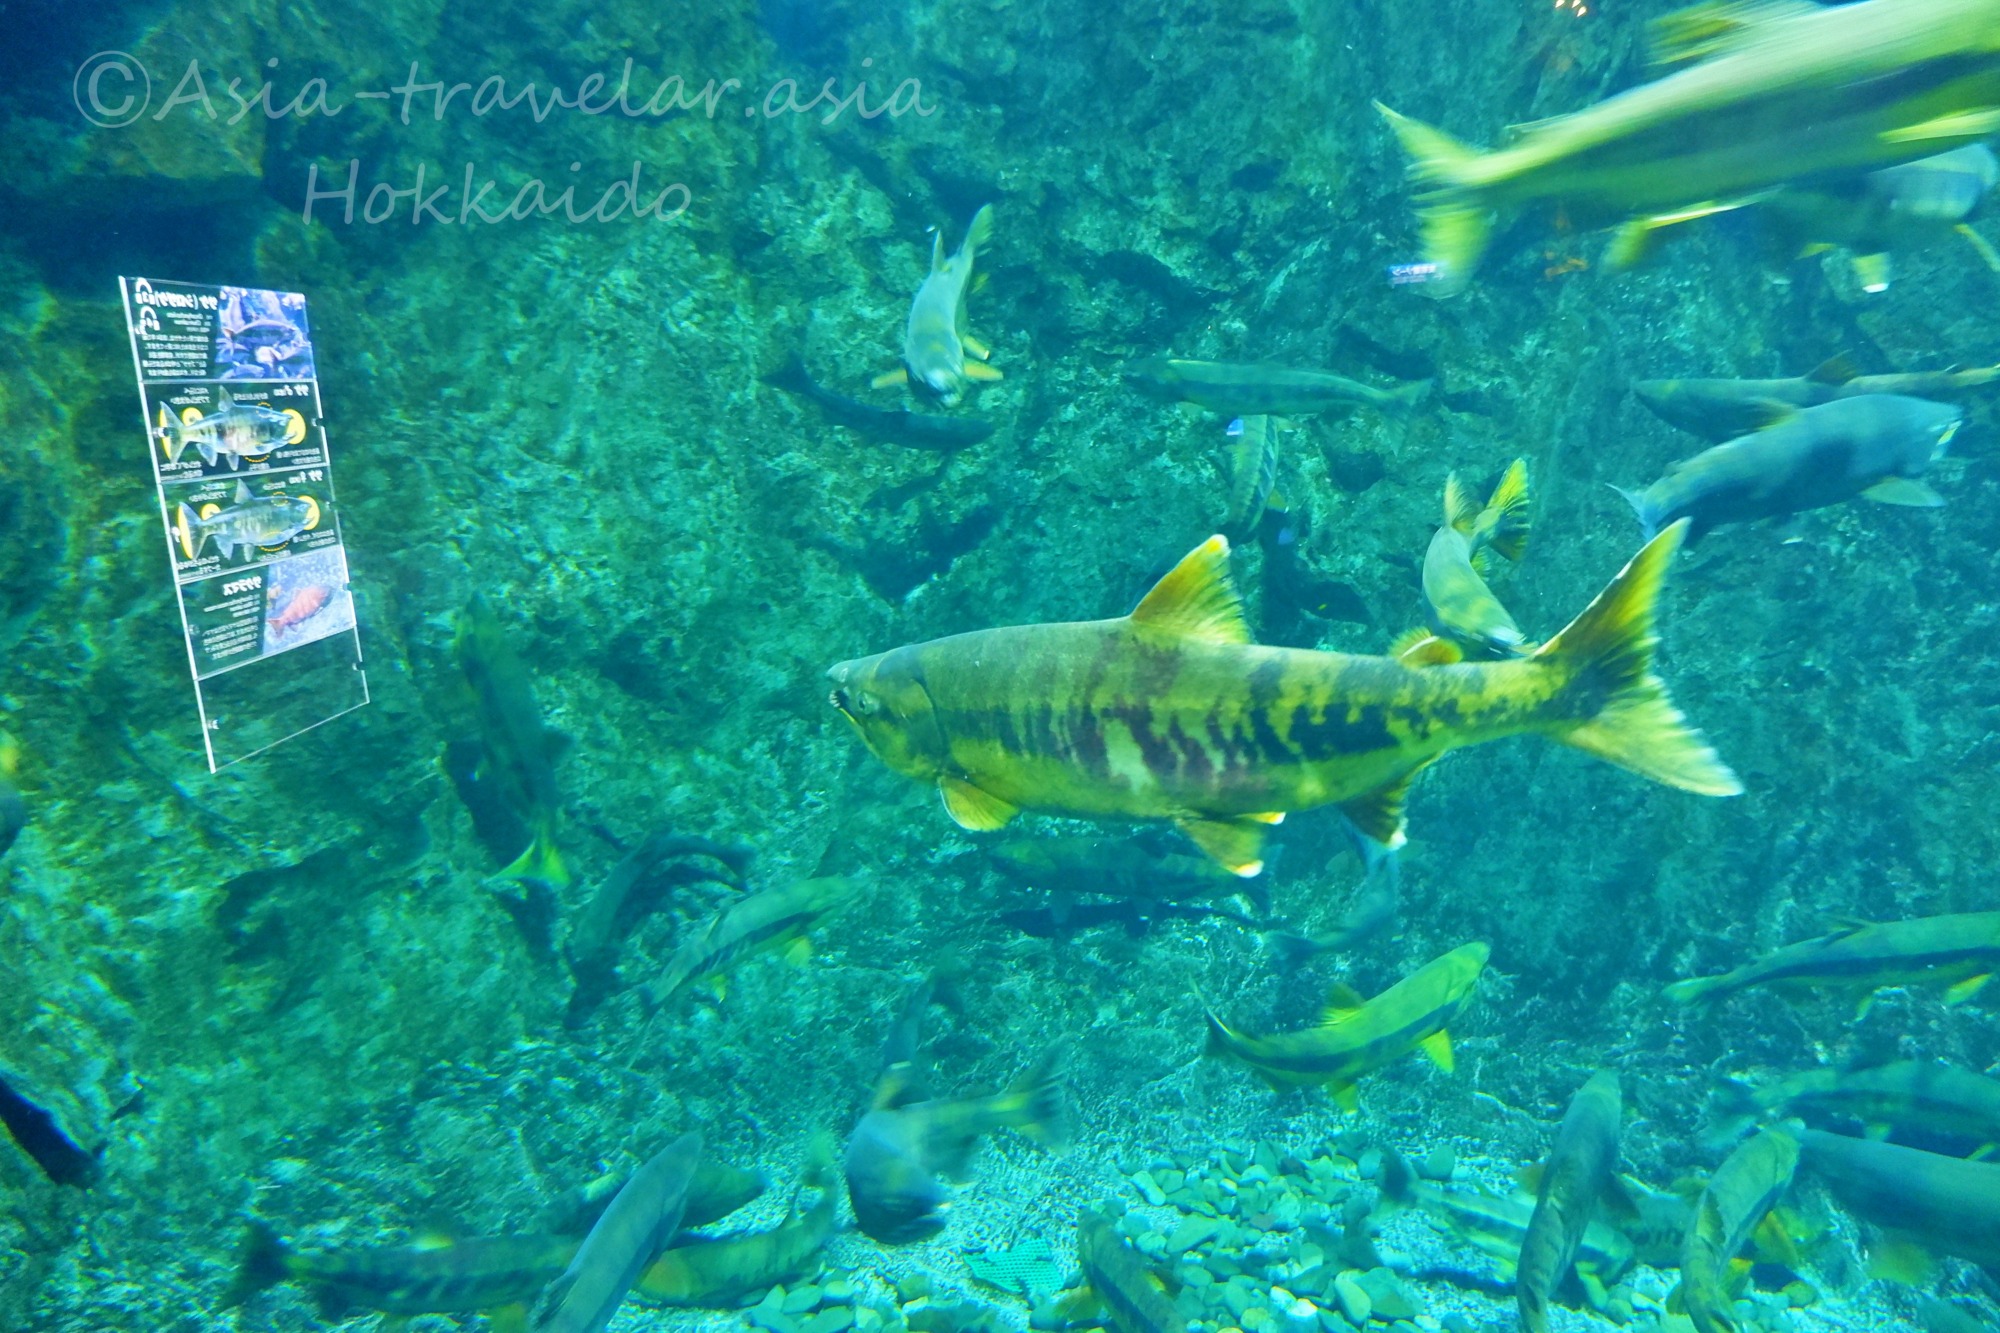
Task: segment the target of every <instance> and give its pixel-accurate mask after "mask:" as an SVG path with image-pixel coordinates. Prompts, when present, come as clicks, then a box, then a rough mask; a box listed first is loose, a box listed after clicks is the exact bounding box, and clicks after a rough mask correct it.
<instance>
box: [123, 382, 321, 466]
mask: <svg viewBox="0 0 2000 1333" xmlns="http://www.w3.org/2000/svg"><path fill="white" fill-rule="evenodd" d="M305 433H306V420H305V417H304V416H303V415H301V414H300V412H299V410H298V409H297V408H284V409H280V408H275V407H266V406H264V405H263V404H261V403H239V402H237V401H236V400H235V399H234V398H231V397H230V396H229V390H227V389H223V390H220V391H219V393H218V395H217V398H216V404H215V410H214V411H212V412H207V413H204V414H203V415H201V416H199V417H197V418H195V419H194V420H193V421H176V420H175V419H174V417H173V414H172V413H170V412H168V411H167V407H166V404H164V403H162V404H161V405H160V411H159V416H158V418H157V420H156V424H155V426H154V428H153V435H154V437H155V438H156V439H158V440H159V442H160V446H161V448H162V449H164V450H165V451H166V455H167V461H168V462H169V463H178V462H180V461H181V455H182V454H183V453H184V452H186V450H187V447H188V446H189V445H193V446H194V447H195V449H196V451H197V452H199V453H200V454H201V461H202V462H204V463H213V462H214V461H215V460H216V459H217V458H227V459H228V460H229V466H230V467H231V468H240V467H242V466H243V460H244V459H245V458H257V457H261V456H263V455H264V454H268V453H270V452H272V451H273V450H274V449H276V448H277V447H278V446H279V445H281V444H296V443H298V442H299V441H300V440H303V439H304V438H305Z"/></svg>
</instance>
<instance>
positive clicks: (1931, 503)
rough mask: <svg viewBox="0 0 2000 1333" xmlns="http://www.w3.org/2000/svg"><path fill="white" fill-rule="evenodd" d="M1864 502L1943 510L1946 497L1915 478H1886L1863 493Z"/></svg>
mask: <svg viewBox="0 0 2000 1333" xmlns="http://www.w3.org/2000/svg"><path fill="white" fill-rule="evenodd" d="M1861 498H1862V499H1864V500H1873V501H1874V502H1875V503H1876V504H1884V505H1903V506H1905V507H1907V508H1910V509H1942V508H1943V507H1944V497H1943V496H1942V495H1939V494H1938V493H1937V492H1936V491H1934V490H1932V489H1931V488H1930V487H1928V486H1926V485H1924V483H1922V482H1921V481H1918V480H1917V479H1916V478H1915V477H1885V478H1883V479H1882V480H1881V481H1878V482H1876V483H1875V484H1874V485H1873V486H1870V487H1869V488H1868V489H1867V490H1865V491H1863V492H1861Z"/></svg>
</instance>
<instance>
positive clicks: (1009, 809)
mask: <svg viewBox="0 0 2000 1333" xmlns="http://www.w3.org/2000/svg"><path fill="white" fill-rule="evenodd" d="M938 795H939V796H940V797H942V798H943V800H944V812H945V813H946V814H948V815H950V816H951V817H952V821H953V822H954V823H956V824H957V825H958V826H959V827H960V828H962V829H971V830H972V831H973V832H974V833H991V832H992V831H993V830H994V829H997V828H1005V827H1006V826H1007V821H1008V820H1010V819H1012V818H1013V817H1014V816H1015V815H1018V814H1020V813H1021V810H1020V807H1019V806H1013V805H1009V804H1007V802H1005V801H1003V800H1001V799H1000V798H999V797H998V796H993V795H990V794H989V793H987V792H983V791H981V790H979V788H977V787H975V786H973V785H972V784H971V783H970V782H967V781H966V780H965V779H964V778H939V779H938Z"/></svg>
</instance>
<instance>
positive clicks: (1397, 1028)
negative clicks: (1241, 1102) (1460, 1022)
mask: <svg viewBox="0 0 2000 1333" xmlns="http://www.w3.org/2000/svg"><path fill="white" fill-rule="evenodd" d="M1487 952H1488V950H1487V946H1486V945H1484V944H1479V943H1473V944H1461V945H1460V946H1459V947H1458V948H1456V949H1453V950H1452V951H1451V952H1450V953H1448V954H1445V955H1444V956H1443V957H1441V958H1436V959H1433V960H1432V961H1431V962H1429V963H1426V964H1425V965H1424V966H1423V967H1421V968H1418V969H1417V970H1416V971H1415V972H1412V973H1411V974H1410V975H1409V976H1407V977H1404V978H1403V979H1402V980H1401V981H1399V982H1397V983H1396V984H1395V985H1393V986H1391V987H1390V988H1389V989H1388V990H1385V991H1383V992H1382V993H1381V994H1380V995H1377V996H1376V997H1375V998H1374V999H1372V1000H1364V999H1362V998H1361V997H1360V996H1359V995H1357V994H1355V993H1354V992H1353V991H1352V990H1350V989H1348V988H1347V987H1346V986H1338V987H1336V988H1335V989H1334V992H1333V995H1332V996H1331V998H1330V999H1329V1000H1328V1002H1327V1007H1326V1011H1325V1014H1324V1015H1323V1016H1322V1017H1321V1019H1320V1022H1319V1026H1317V1027H1310V1028H1306V1029H1304V1030H1303V1031H1299V1032H1280V1033H1276V1034H1274V1035H1272V1036H1268V1037H1257V1036H1251V1035H1249V1034H1248V1033H1243V1032H1239V1031H1237V1030H1236V1029H1234V1028H1232V1027H1230V1026H1229V1025H1228V1024H1226V1023H1224V1022H1223V1021H1222V1020H1221V1019H1220V1018H1218V1017H1216V1014H1215V1011H1214V1010H1213V1009H1208V1008H1206V1007H1204V1013H1205V1014H1206V1015H1207V1018H1208V1047H1207V1050H1206V1051H1205V1052H1204V1053H1205V1054H1207V1055H1212V1056H1223V1057H1227V1058H1229V1059H1232V1060H1236V1061H1239V1062H1241V1063H1242V1064H1244V1065H1247V1066H1249V1068H1250V1070H1251V1072H1252V1073H1254V1074H1256V1075H1257V1076H1258V1077H1259V1078H1261V1079H1263V1080H1264V1081H1265V1082H1266V1083H1269V1084H1270V1085H1271V1086H1272V1087H1273V1088H1276V1089H1279V1090H1281V1091H1282V1090H1283V1089H1285V1088H1287V1087H1305V1086H1310V1085H1312V1084H1324V1085H1326V1088H1327V1091H1328V1092H1330V1093H1331V1094H1332V1095H1333V1099H1334V1102H1335V1103H1336V1104H1337V1105H1338V1106H1339V1107H1340V1108H1341V1109H1342V1110H1343V1111H1353V1110H1354V1109H1356V1107H1358V1106H1359V1105H1360V1097H1359V1094H1358V1093H1357V1092H1356V1091H1355V1087H1354V1085H1355V1083H1356V1082H1358V1081H1359V1080H1360V1079H1361V1078H1362V1077H1364V1076H1365V1075H1368V1074H1371V1073H1373V1072H1374V1071H1375V1070H1377V1069H1380V1068H1382V1067H1383V1066H1384V1065H1387V1064H1390V1063H1392V1062H1393V1061H1396V1060H1400V1059H1401V1058H1402V1057H1403V1056H1405V1055H1408V1054H1409V1053H1410V1052H1411V1051H1417V1050H1420V1051H1422V1052H1423V1053H1424V1054H1425V1055H1426V1056H1427V1057H1429V1058H1430V1061H1431V1063H1433V1064H1435V1065H1436V1066H1437V1067H1438V1068H1439V1069H1442V1070H1444V1071H1445V1072H1446V1073H1450V1072H1451V1071H1452V1067H1453V1062H1452V1054H1451V1033H1450V1031H1449V1030H1448V1025H1449V1024H1450V1022H1451V1021H1452V1019H1454V1018H1456V1017H1458V1014H1459V1011H1460V1010H1462V1009H1464V1008H1465V1006H1466V1003H1467V1002H1468V1001H1470V1000H1471V999H1472V990H1473V987H1474V986H1475V985H1476V984H1478V981H1479V974H1480V973H1481V972H1483V971H1485V969H1486V956H1487Z"/></svg>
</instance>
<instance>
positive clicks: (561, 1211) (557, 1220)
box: [542, 1155, 764, 1262]
mask: <svg viewBox="0 0 2000 1333" xmlns="http://www.w3.org/2000/svg"><path fill="white" fill-rule="evenodd" d="M630 1179H631V1176H630V1175H629V1174H621V1173H619V1172H615V1171H614V1172H610V1173H608V1174H606V1175H602V1176H598V1177H597V1178H596V1179H594V1180H589V1181H586V1182H584V1183H583V1184H581V1185H578V1186H576V1187H575V1188H573V1189H569V1190H565V1191H563V1193H562V1194H560V1195H558V1196H557V1197H556V1198H555V1199H554V1200H552V1201H551V1202H550V1203H549V1205H548V1206H547V1207H546V1208H544V1209H543V1210H542V1222H543V1225H544V1226H546V1227H547V1229H548V1230H550V1231H554V1232H562V1233H566V1234H571V1235H581V1234H582V1233H583V1232H586V1231H588V1230H590V1227H591V1225H592V1224H593V1223H595V1222H596V1221H597V1219H598V1218H600V1217H602V1216H603V1215H604V1210H605V1208H607V1207H609V1206H610V1203H611V1200H612V1199H614V1198H615V1197H617V1194H618V1191H619V1190H621V1189H623V1188H624V1187H625V1182H626V1181H628V1180H630ZM763 1193H764V1173H763V1172H762V1171H758V1170H754V1169H752V1168H749V1167H741V1166H731V1165H730V1164H729V1163H727V1162H721V1161H717V1160H716V1159H715V1158H713V1157H709V1156H706V1155H704V1156H703V1157H702V1159H701V1163H700V1164H699V1165H698V1166H696V1167H695V1170H694V1179H693V1180H692V1181H690V1182H689V1183H688V1193H687V1202H686V1203H685V1204H684V1205H683V1206H682V1208H681V1230H683V1231H686V1230H687V1229H688V1228H690V1227H701V1226H707V1225H708V1224H709V1223H710V1222H719V1221H721V1220H722V1219H723V1218H725V1217H727V1216H729V1215H730V1214H731V1213H733V1212H735V1211H736V1210H737V1209H739V1208H741V1207H743V1206H744V1205H745V1204H748V1203H750V1202H752V1201H753V1200H755V1199H757V1198H758V1197H760V1196H761V1195H762V1194H763ZM564 1262H568V1261H567V1260H564Z"/></svg>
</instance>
